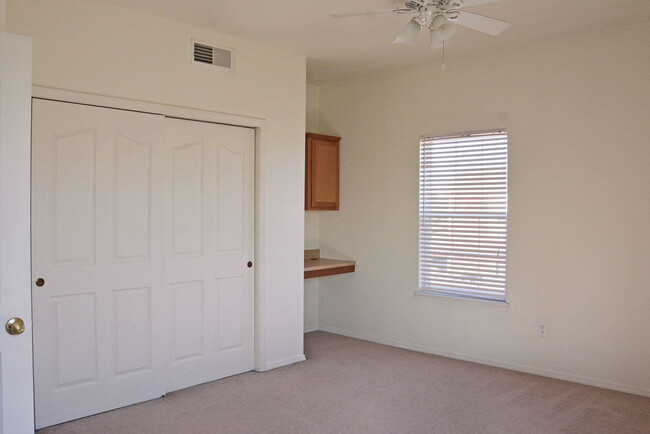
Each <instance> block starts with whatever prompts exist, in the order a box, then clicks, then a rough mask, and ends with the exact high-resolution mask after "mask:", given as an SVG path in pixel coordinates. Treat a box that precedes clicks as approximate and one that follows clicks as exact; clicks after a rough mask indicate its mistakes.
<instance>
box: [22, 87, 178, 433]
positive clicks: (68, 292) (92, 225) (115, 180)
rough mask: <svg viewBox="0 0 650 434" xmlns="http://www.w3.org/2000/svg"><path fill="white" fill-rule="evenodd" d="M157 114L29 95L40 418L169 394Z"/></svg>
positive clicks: (163, 159) (54, 419) (162, 158)
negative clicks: (167, 390) (31, 97)
mask: <svg viewBox="0 0 650 434" xmlns="http://www.w3.org/2000/svg"><path fill="white" fill-rule="evenodd" d="M163 131H164V117H162V116H155V115H149V114H142V113H134V112H127V111H120V110H111V109H106V108H98V107H89V106H82V105H76V104H68V103H61V102H53V101H44V100H34V104H33V131H32V135H33V137H32V154H33V157H32V231H33V242H32V256H33V280H34V282H33V283H34V285H33V313H34V363H35V404H36V425H37V427H44V426H48V425H52V424H56V423H59V422H62V421H67V420H71V419H75V418H79V417H82V416H86V415H89V414H93V413H99V412H102V411H106V410H109V409H113V408H116V407H121V406H125V405H128V404H132V403H135V402H140V401H144V400H147V399H151V398H156V397H160V396H161V395H163V394H164V393H165V379H164V370H165V360H166V359H167V354H168V353H167V347H168V343H167V341H168V336H169V330H168V326H167V324H168V320H169V318H168V314H167V312H166V310H167V307H166V292H165V286H164V283H163V279H162V276H163V273H164V269H163V267H164V260H163V248H164V243H163V236H162V234H163V227H164V218H163V216H164V206H163V204H164V197H163V195H164V188H163V187H164V185H165V179H166V172H167V170H168V169H167V159H168V157H167V155H166V148H165V146H164V140H163Z"/></svg>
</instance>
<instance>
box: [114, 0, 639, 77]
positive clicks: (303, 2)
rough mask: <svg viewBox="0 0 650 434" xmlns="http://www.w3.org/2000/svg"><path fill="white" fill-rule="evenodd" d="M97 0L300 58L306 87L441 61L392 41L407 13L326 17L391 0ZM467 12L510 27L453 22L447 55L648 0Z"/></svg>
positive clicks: (513, 3) (615, 21)
mask: <svg viewBox="0 0 650 434" xmlns="http://www.w3.org/2000/svg"><path fill="white" fill-rule="evenodd" d="M104 1H106V2H109V3H113V4H116V5H121V6H124V7H127V8H131V9H135V10H138V11H141V12H145V13H148V14H151V15H155V16H159V17H163V18H168V19H171V20H175V21H180V22H184V23H188V24H193V25H196V26H199V27H203V28H207V29H210V30H213V31H215V32H217V33H222V34H226V35H230V36H233V37H236V38H239V39H243V40H246V41H249V42H253V43H256V44H260V45H264V46H269V47H274V48H279V49H282V50H285V51H289V52H293V53H295V54H298V55H301V56H304V57H306V58H307V82H308V83H311V84H317V85H322V84H327V83H332V82H337V81H343V80H348V79H352V78H359V77H364V76H369V75H374V74H380V73H384V72H389V71H394V70H398V69H402V68H404V67H408V66H413V65H419V64H424V63H430V62H433V61H439V60H440V58H441V51H442V50H440V49H438V50H432V49H430V48H428V44H427V42H428V41H427V40H428V36H427V35H425V34H421V35H420V37H419V39H418V42H417V44H416V45H414V46H412V45H405V44H397V45H393V44H392V43H391V42H392V40H393V39H394V38H395V36H396V35H397V34H399V33H400V32H401V30H402V28H403V27H404V26H405V25H406V23H407V22H408V20H409V19H410V17H411V16H410V15H393V14H392V13H387V14H378V15H373V16H360V17H349V18H340V19H332V18H330V16H329V14H330V13H346V12H356V11H365V10H378V9H391V8H393V7H394V6H396V5H403V2H399V1H395V0H355V1H349V0H271V1H268V0H267V1H263V0H249V1H235V0H182V1H178V0H104ZM466 10H468V11H471V12H475V13H478V14H481V15H487V16H491V17H494V18H498V19H501V20H505V21H509V22H511V23H512V26H511V27H510V28H509V29H507V30H506V31H504V32H503V33H501V34H500V35H498V36H488V35H485V34H482V33H479V32H476V31H473V30H469V29H465V28H461V27H460V26H458V27H459V28H458V29H457V31H456V34H455V35H454V36H453V38H452V39H451V41H450V42H449V44H447V48H446V57H447V59H453V58H454V57H458V56H465V55H469V54H474V53H480V52H489V51H493V50H499V49H507V48H512V47H517V46H522V45H527V44H531V43H535V42H541V41H547V40H554V39H561V38H566V37H570V36H575V35H581V34H586V33H594V32H600V31H604V30H609V29H613V28H617V27H624V26H629V25H633V24H639V23H644V22H648V21H650V0H502V1H500V2H497V3H490V4H484V5H479V6H472V7H468V8H466ZM422 33H425V32H422ZM452 61H453V60H452Z"/></svg>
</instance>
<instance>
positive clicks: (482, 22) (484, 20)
mask: <svg viewBox="0 0 650 434" xmlns="http://www.w3.org/2000/svg"><path fill="white" fill-rule="evenodd" d="M453 22H455V23H457V24H460V25H461V26H465V27H467V28H469V29H472V30H477V31H479V32H483V33H487V34H488V35H492V36H496V35H498V34H499V33H501V32H503V31H504V30H505V29H507V28H508V27H510V23H509V22H507V21H501V20H497V19H496V18H490V17H484V16H483V15H478V14H473V13H471V12H465V11H461V12H460V15H459V16H458V18H456V19H454V20H453Z"/></svg>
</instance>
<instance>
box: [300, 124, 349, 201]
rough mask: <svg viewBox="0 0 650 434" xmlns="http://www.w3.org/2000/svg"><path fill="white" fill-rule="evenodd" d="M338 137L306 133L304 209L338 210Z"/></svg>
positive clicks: (339, 139)
mask: <svg viewBox="0 0 650 434" xmlns="http://www.w3.org/2000/svg"><path fill="white" fill-rule="evenodd" d="M340 141H341V138H340V137H333V136H324V135H322V134H312V133H307V134H305V170H306V174H305V209H306V210H337V209H339V143H340Z"/></svg>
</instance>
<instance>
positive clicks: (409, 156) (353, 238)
mask: <svg viewBox="0 0 650 434" xmlns="http://www.w3.org/2000/svg"><path fill="white" fill-rule="evenodd" d="M404 49H408V47H404ZM448 54H450V55H452V56H453V46H452V45H450V50H449V52H448ZM649 77H650V23H649V24H644V25H639V26H635V27H629V28H625V29H621V30H616V31H610V32H606V33H601V34H597V35H590V36H583V37H578V38H573V39H569V40H563V41H557V42H550V43H544V44H541V45H532V46H528V47H525V48H520V49H516V50H513V51H501V52H495V53H488V54H485V55H480V56H474V57H466V58H457V59H454V58H451V59H449V60H448V63H447V70H446V71H445V72H444V73H443V72H441V71H440V65H431V66H430V67H423V68H419V69H410V70H405V71H402V72H400V73H395V74H390V75H385V76H380V77H375V78H369V79H364V80H356V81H350V82H345V83H340V84H334V85H329V86H324V87H321V89H320V130H321V132H322V133H324V134H336V135H340V136H342V137H343V139H342V141H341V211H339V212H336V213H321V214H320V216H319V218H320V247H321V249H322V251H323V253H325V254H332V255H336V256H339V257H348V258H352V259H355V260H356V261H357V271H356V272H355V273H352V274H346V275H341V276H338V278H337V279H336V280H335V281H334V280H323V281H321V282H320V288H319V290H320V300H319V309H320V326H321V328H322V329H325V330H330V331H334V332H338V333H342V334H346V335H351V336H358V337H361V338H364V339H369V340H374V341H378V342H384V343H389V344H393V345H398V346H405V347H410V348H415V349H419V350H423V351H428V352H433V353H438V354H443V355H450V356H452V357H459V358H463V359H468V360H476V361H480V362H485V363H489V364H495V365H500V366H505V367H509V368H514V369H521V370H525V371H529V372H537V373H541V374H545V375H550V376H555V377H560V378H567V379H571V380H575V381H581V382H585V383H592V384H597V385H601V386H606V387H611V388H615V389H621V390H627V391H632V392H636V393H640V394H645V395H650V314H649V312H650V122H649V117H648V115H649V113H650V85H649V81H648V80H649ZM500 127H506V128H507V129H508V131H509V137H510V152H509V167H510V177H509V187H510V188H509V220H508V224H509V229H508V275H507V281H508V296H507V298H508V301H509V303H510V306H509V309H507V310H505V309H500V308H493V307H491V306H492V305H491V304H489V303H486V302H463V301H458V302H454V301H445V300H444V299H440V298H436V297H416V296H414V294H413V292H414V291H415V290H417V289H418V256H417V250H418V140H419V138H420V136H421V135H429V134H438V133H440V134H443V133H453V132H462V131H470V130H482V129H490V128H500ZM540 321H544V322H546V323H547V324H548V337H546V338H541V337H538V336H537V325H538V323H539V322H540Z"/></svg>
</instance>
